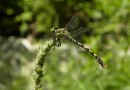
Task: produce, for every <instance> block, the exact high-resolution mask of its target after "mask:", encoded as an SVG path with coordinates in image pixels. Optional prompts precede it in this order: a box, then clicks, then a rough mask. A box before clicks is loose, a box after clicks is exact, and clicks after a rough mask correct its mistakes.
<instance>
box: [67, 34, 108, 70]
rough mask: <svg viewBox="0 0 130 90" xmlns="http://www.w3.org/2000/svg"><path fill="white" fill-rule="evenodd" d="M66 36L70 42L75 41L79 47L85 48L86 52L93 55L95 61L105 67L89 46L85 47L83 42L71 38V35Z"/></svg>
mask: <svg viewBox="0 0 130 90" xmlns="http://www.w3.org/2000/svg"><path fill="white" fill-rule="evenodd" d="M68 38H69V39H70V40H71V41H72V42H74V43H76V44H77V45H79V46H80V47H82V48H84V49H85V50H86V51H87V52H89V53H90V54H91V55H93V56H94V57H95V59H96V61H97V62H98V63H99V64H100V65H101V66H102V68H105V67H106V66H105V63H104V62H103V61H102V60H101V59H100V58H99V57H98V56H97V55H96V54H95V53H94V52H93V51H92V50H90V49H89V48H86V47H85V46H84V45H83V44H81V43H79V42H77V41H76V40H75V39H73V38H72V37H71V36H68Z"/></svg>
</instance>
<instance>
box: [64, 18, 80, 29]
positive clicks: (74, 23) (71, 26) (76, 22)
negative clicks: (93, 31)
mask: <svg viewBox="0 0 130 90" xmlns="http://www.w3.org/2000/svg"><path fill="white" fill-rule="evenodd" d="M78 26H79V19H78V17H77V16H73V17H72V18H71V20H70V21H69V22H68V23H67V24H66V26H65V28H66V29H67V30H68V31H72V30H75V29H77V28H78Z"/></svg>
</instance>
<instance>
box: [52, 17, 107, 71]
mask: <svg viewBox="0 0 130 90" xmlns="http://www.w3.org/2000/svg"><path fill="white" fill-rule="evenodd" d="M86 31H87V28H86V27H80V26H79V19H78V17H77V16H73V17H72V18H71V20H70V21H69V22H68V23H67V24H66V25H65V28H52V29H51V32H52V33H53V35H54V38H55V41H56V44H57V46H58V47H59V46H61V42H60V40H61V38H65V39H67V40H69V41H71V42H73V43H75V44H77V45H78V46H80V47H82V48H83V49H85V51H87V52H89V53H90V54H91V55H92V56H94V58H95V59H96V61H97V62H98V63H99V64H100V65H101V66H102V68H103V69H104V68H106V65H105V63H104V62H103V61H102V59H101V58H100V57H99V56H98V55H97V54H95V53H94V52H93V51H92V50H91V49H89V48H87V47H85V46H84V45H83V44H81V43H79V42H78V41H76V40H75V39H74V38H73V37H76V36H78V35H80V34H82V33H84V32H86Z"/></svg>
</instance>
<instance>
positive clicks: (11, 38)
mask: <svg viewBox="0 0 130 90" xmlns="http://www.w3.org/2000/svg"><path fill="white" fill-rule="evenodd" d="M73 15H77V16H78V17H79V20H80V25H81V26H85V27H87V28H88V31H87V32H86V33H84V34H83V35H81V36H80V37H78V38H77V39H76V40H77V41H79V42H81V43H83V44H84V45H85V46H87V47H89V48H91V49H92V50H93V51H94V52H95V53H97V54H98V55H99V56H100V57H101V58H102V59H103V61H104V62H105V63H106V64H107V68H106V69H102V68H101V67H100V65H99V64H98V63H97V62H96V61H95V59H94V57H93V56H91V55H90V54H89V53H87V52H85V51H84V50H83V49H82V48H80V47H79V46H77V45H75V44H73V43H71V42H68V41H67V40H64V39H63V41H62V46H61V47H58V48H56V49H55V50H54V51H53V50H52V51H51V52H50V53H49V54H48V56H47V57H46V62H45V64H44V67H43V73H44V74H46V75H45V76H44V77H43V78H42V82H41V83H42V85H43V89H44V90H130V81H129V80H130V70H129V69H130V65H129V64H130V0H8V1H7V0H1V1H0V90H29V89H31V90H32V89H33V79H32V73H33V69H34V61H35V58H36V56H37V53H38V48H39V45H40V44H43V43H44V37H45V36H46V35H48V34H49V33H50V29H51V28H52V27H64V26H65V24H66V23H67V22H68V21H69V20H70V19H71V17H72V16H73Z"/></svg>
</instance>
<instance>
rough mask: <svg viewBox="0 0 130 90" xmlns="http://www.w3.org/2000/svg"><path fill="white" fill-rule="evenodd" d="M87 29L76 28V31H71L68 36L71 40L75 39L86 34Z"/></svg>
mask: <svg viewBox="0 0 130 90" xmlns="http://www.w3.org/2000/svg"><path fill="white" fill-rule="evenodd" d="M88 31H89V29H88V28H87V27H80V28H78V29H77V30H73V31H71V32H70V35H71V36H72V37H73V38H76V37H78V36H80V35H82V34H84V33H86V32H88Z"/></svg>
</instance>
